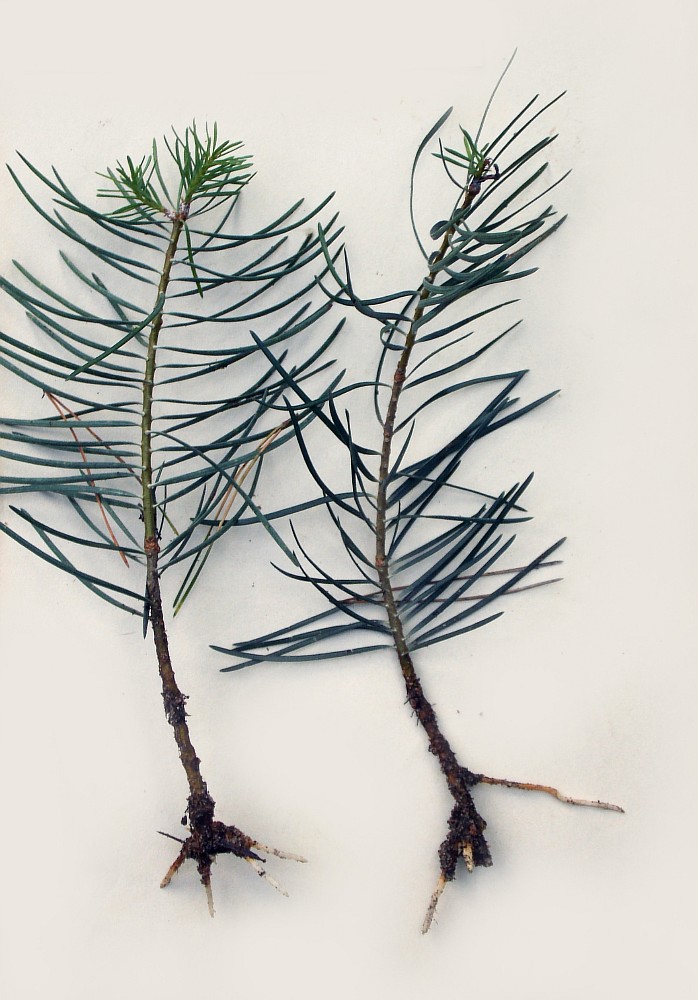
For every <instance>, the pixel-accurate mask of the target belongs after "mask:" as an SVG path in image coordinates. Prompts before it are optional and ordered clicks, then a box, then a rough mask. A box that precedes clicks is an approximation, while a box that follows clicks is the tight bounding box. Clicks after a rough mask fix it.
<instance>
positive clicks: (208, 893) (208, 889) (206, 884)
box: [204, 875, 216, 917]
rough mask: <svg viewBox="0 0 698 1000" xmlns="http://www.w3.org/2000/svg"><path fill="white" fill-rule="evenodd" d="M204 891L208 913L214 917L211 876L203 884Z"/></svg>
mask: <svg viewBox="0 0 698 1000" xmlns="http://www.w3.org/2000/svg"><path fill="white" fill-rule="evenodd" d="M204 889H205V890H206V902H207V903H208V912H209V914H210V915H211V916H212V917H215V915H216V910H215V907H214V905H213V889H212V888H211V876H210V875H209V877H208V878H207V879H206V881H205V882H204Z"/></svg>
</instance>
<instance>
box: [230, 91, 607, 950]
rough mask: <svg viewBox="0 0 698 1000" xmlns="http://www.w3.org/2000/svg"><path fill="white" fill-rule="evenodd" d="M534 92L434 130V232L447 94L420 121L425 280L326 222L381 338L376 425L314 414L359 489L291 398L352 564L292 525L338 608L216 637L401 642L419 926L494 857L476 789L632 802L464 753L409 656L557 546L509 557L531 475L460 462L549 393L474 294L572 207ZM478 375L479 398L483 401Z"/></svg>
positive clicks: (488, 610) (534, 574) (277, 652)
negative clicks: (470, 122) (438, 807)
mask: <svg viewBox="0 0 698 1000" xmlns="http://www.w3.org/2000/svg"><path fill="white" fill-rule="evenodd" d="M560 96H562V95H560ZM555 100H558V98H556V99H555ZM536 101H537V98H534V100H532V101H530V102H528V103H527V104H526V106H525V107H524V108H523V109H522V110H521V111H520V112H519V114H517V115H516V117H515V118H514V119H513V120H512V121H511V122H510V123H509V124H508V125H507V126H506V127H505V128H504V129H503V130H502V131H501V132H500V133H499V134H498V135H496V136H495V137H494V138H493V139H492V140H491V141H490V142H488V143H484V142H483V141H482V139H481V136H482V131H483V126H484V121H485V116H486V114H487V109H486V111H485V116H483V119H482V121H481V123H480V126H479V128H478V130H477V132H476V133H475V135H474V136H473V135H471V134H470V133H469V132H468V131H466V130H465V129H461V134H460V137H459V139H460V141H459V143H458V144H454V145H453V146H447V147H444V146H443V145H442V144H441V143H439V145H438V148H437V149H436V150H435V152H434V155H435V156H436V157H437V158H438V160H439V161H440V163H441V166H442V167H443V169H444V170H445V172H446V174H447V176H448V178H449V180H450V182H451V183H452V184H453V186H454V188H455V191H456V195H455V200H454V203H453V207H452V209H451V211H450V212H449V214H448V215H447V216H446V217H445V218H444V219H442V220H440V221H437V222H436V223H435V224H434V225H433V227H432V229H431V232H430V238H431V245H430V246H427V245H426V242H427V241H425V240H424V239H423V238H422V236H421V235H420V233H419V231H418V227H417V224H416V221H415V215H414V211H413V196H414V179H415V172H416V168H417V165H418V163H419V161H420V158H421V156H422V154H423V153H424V150H425V149H426V148H427V146H428V145H429V144H430V143H431V142H432V140H434V139H435V137H436V136H437V133H438V132H439V131H440V130H441V128H442V127H443V126H444V124H445V123H446V121H447V119H448V117H449V115H450V111H448V112H446V114H444V115H443V116H442V117H441V118H440V119H439V121H438V122H436V124H435V125H434V127H433V128H432V129H430V130H429V132H428V134H427V135H426V136H425V138H424V140H423V141H422V143H421V144H420V146H419V148H418V151H417V154H416V157H415V160H414V164H413V168H412V180H411V191H410V210H411V217H412V227H413V230H414V236H415V239H416V241H417V245H418V247H419V250H420V251H421V253H422V255H423V257H424V261H425V264H424V271H423V272H422V273H423V274H424V272H426V275H425V277H423V278H422V279H421V280H420V281H419V282H418V284H416V285H415V286H413V287H411V288H408V289H406V290H401V291H399V292H396V293H389V294H385V295H381V296H379V297H375V298H363V297H361V296H360V295H359V293H358V292H357V290H356V288H355V286H354V284H353V281H352V278H351V272H350V269H349V264H348V260H347V259H346V255H345V257H344V263H343V266H342V267H340V266H338V265H337V264H336V262H335V261H333V260H332V258H331V249H330V243H329V241H328V239H327V238H326V234H325V233H324V232H323V231H322V228H320V230H319V234H320V238H321V240H322V244H323V249H324V252H325V263H326V266H327V269H328V270H329V272H330V275H331V278H332V281H333V285H331V284H330V283H329V282H326V281H325V282H324V287H325V288H326V291H327V294H328V295H329V296H330V298H331V299H332V300H333V301H334V302H336V303H338V304H341V305H342V306H345V307H347V308H348V309H351V310H353V311H354V312H355V313H356V314H358V315H359V317H361V321H362V322H363V323H368V324H371V325H373V328H374V330H375V331H376V335H377V337H378V336H379V337H380V341H381V346H380V352H379V359H378V364H377V369H376V374H375V379H374V388H373V406H374V409H375V416H376V419H377V422H378V433H377V435H376V438H377V440H376V441H375V442H371V443H370V444H369V445H368V446H367V445H366V443H365V442H361V443H359V442H358V441H357V439H356V436H355V434H354V432H353V429H352V421H351V420H350V417H349V412H348V411H347V412H345V413H340V412H339V409H338V407H337V405H335V400H334V399H333V398H332V397H330V398H329V399H328V401H327V405H326V408H325V409H324V410H323V412H322V413H318V415H319V416H321V418H322V420H323V422H324V424H325V426H326V428H327V429H328V430H329V431H330V433H331V434H332V436H333V440H334V442H335V446H336V447H337V448H339V449H341V450H343V451H344V452H345V453H346V460H347V463H348V467H349V471H350V476H351V484H352V489H351V492H350V494H349V495H347V494H346V493H341V492H340V490H339V489H338V488H337V486H335V485H334V484H332V483H330V482H327V477H326V476H325V477H323V473H322V472H321V470H320V468H319V467H318V463H317V461H316V459H315V458H314V456H313V454H312V449H311V447H310V444H309V442H308V441H307V440H306V435H305V434H304V431H303V427H302V426H301V423H300V421H299V420H298V418H297V416H296V414H295V413H294V412H293V408H292V407H289V419H290V420H291V421H292V422H293V425H294V430H295V432H296V435H297V438H298V443H299V445H300V449H301V452H302V455H303V458H304V460H305V462H306V464H307V467H308V469H309V471H310V474H311V475H312V477H313V479H314V480H315V482H316V483H317V484H318V486H319V488H320V489H321V492H322V495H323V497H324V498H325V500H326V501H327V506H326V511H327V513H328V515H329V517H330V518H331V520H332V523H333V525H334V527H335V528H336V530H337V532H338V535H339V538H340V540H341V543H342V546H343V548H344V550H345V552H346V557H347V563H346V569H345V571H344V572H340V573H337V572H334V571H333V570H331V569H330V568H326V567H324V566H322V565H321V564H320V562H318V560H317V559H316V558H315V557H314V556H313V555H311V554H310V553H309V552H308V551H307V550H306V548H304V545H303V542H302V541H301V539H300V538H299V537H298V536H297V535H296V536H295V537H296V541H297V545H298V550H299V551H300V553H301V554H302V557H303V563H302V565H301V566H300V567H294V568H292V569H289V570H285V571H284V572H285V573H286V575H287V576H288V577H291V578H292V579H296V580H304V581H306V582H308V583H310V584H311V585H312V587H313V588H315V590H316V591H318V592H319V593H320V594H322V595H323V597H324V598H325V599H326V600H327V601H328V602H329V605H330V607H329V608H328V609H327V610H325V611H321V612H319V613H317V614H314V615H313V616H311V617H308V618H305V619H304V620H302V621H299V622H296V623H295V624H294V625H292V626H290V627H286V628H281V629H279V630H277V631H273V632H269V633H267V634H265V635H263V636H259V637H257V638H256V639H253V640H250V641H245V642H236V643H234V644H233V645H232V646H230V647H221V646H217V647H214V648H216V649H218V650H219V651H220V652H223V653H225V654H226V655H227V656H228V657H233V658H234V660H233V662H232V663H231V664H230V665H229V666H226V667H224V668H223V669H224V670H229V671H230V670H239V669H240V668H242V667H245V666H250V665H253V664H259V663H261V662H263V661H277V662H281V663H286V664H289V665H294V666H296V667H297V666H298V664H302V663H305V662H309V661H315V660H322V659H326V658H336V657H346V656H355V655H359V654H361V653H369V652H374V651H377V650H389V649H391V648H392V649H393V651H394V653H395V655H396V658H397V662H398V665H399V668H400V670H401V673H402V677H403V679H404V684H405V691H406V694H407V701H408V703H409V706H410V708H411V709H412V711H413V712H414V715H415V716H416V718H417V720H418V722H419V724H420V725H421V727H422V729H423V730H424V733H425V735H426V739H427V743H428V747H429V751H430V753H432V754H433V755H434V756H435V757H436V758H437V760H438V762H439V767H440V769H441V773H442V775H443V778H444V780H445V782H446V785H447V788H448V791H449V793H450V795H451V797H452V799H453V806H452V811H451V814H450V816H449V818H448V824H447V832H446V835H445V837H444V839H443V842H442V843H441V846H440V848H439V852H438V856H439V868H440V870H439V876H438V881H437V885H436V888H435V890H434V893H433V895H432V897H431V900H430V902H429V906H428V908H427V913H426V916H425V918H424V923H423V931H425V932H426V931H427V930H428V929H429V927H430V926H431V923H432V920H433V917H434V913H435V910H436V906H437V903H438V900H439V898H440V896H441V893H442V891H443V889H444V887H445V885H446V884H447V883H448V882H450V881H452V880H453V879H454V878H455V875H456V871H457V866H458V862H459V861H462V862H463V864H464V865H465V868H466V869H467V870H468V871H473V869H474V868H475V867H477V866H489V865H491V864H492V857H491V854H490V848H489V846H488V843H487V840H486V838H485V828H486V823H485V820H484V819H483V817H482V816H481V815H480V813H479V811H478V808H477V806H476V804H475V801H474V797H473V792H474V789H475V788H476V787H477V786H478V785H480V784H490V785H505V786H507V787H510V788H520V789H526V790H533V791H539V792H545V793H547V794H549V795H553V796H555V797H556V798H557V799H559V800H561V801H563V802H568V803H572V804H575V805H586V806H595V807H598V808H601V809H612V810H616V811H619V812H620V811H622V810H620V809H619V807H618V806H614V805H611V804H609V803H605V802H600V801H587V800H583V799H577V798H571V797H569V796H565V795H563V794H562V793H561V792H559V791H558V790H557V789H555V788H552V787H550V786H547V785H541V784H538V783H531V782H522V781H513V780H508V779H504V778H493V777H490V776H488V775H485V774H478V773H474V772H473V771H471V770H470V769H468V767H467V766H465V765H464V764H462V763H461V762H460V761H459V759H458V758H457V756H456V754H455V752H454V750H453V749H452V747H451V745H450V743H449V741H448V739H447V737H446V735H445V734H444V733H443V731H442V728H441V725H440V722H439V720H438V718H437V715H436V712H435V710H434V708H433V706H432V704H431V703H430V701H429V700H428V698H427V696H426V694H425V691H424V687H423V685H422V682H421V680H420V678H419V675H418V673H417V666H416V661H417V658H418V655H419V652H420V650H422V649H425V648H426V647H430V646H433V645H435V644H438V643H442V642H445V641H447V640H454V639H456V638H462V637H465V636H466V635H467V633H469V632H471V631H472V630H473V629H478V628H481V627H482V626H483V625H487V624H488V623H490V622H493V621H494V620H495V619H496V618H498V617H499V616H500V615H501V614H502V612H501V611H499V610H495V609H494V605H495V603H497V604H499V603H501V600H502V599H504V598H505V597H506V596H507V595H511V594H514V593H515V592H517V591H521V590H524V589H527V588H530V587H536V586H540V585H541V584H542V583H549V582H553V580H552V579H551V578H550V577H549V576H545V573H546V571H548V570H549V569H552V568H553V567H556V566H557V564H558V562H559V560H558V558H557V555H558V550H559V547H560V545H561V544H562V543H561V542H560V541H558V542H555V543H554V544H552V545H550V546H549V547H548V548H547V549H545V551H543V552H541V553H540V554H539V555H538V556H537V557H536V558H534V559H532V560H530V561H528V562H524V564H523V565H517V564H516V562H513V561H512V557H511V551H512V544H513V541H514V535H513V530H512V529H513V527H514V526H515V525H516V526H518V525H520V524H521V523H522V522H524V521H526V520H527V514H526V512H525V510H524V508H523V505H522V503H523V500H524V494H525V492H526V488H527V486H528V485H529V483H530V479H531V477H530V476H529V477H528V478H526V479H525V480H524V481H523V482H521V483H516V484H514V485H510V486H506V487H504V488H502V486H501V484H500V483H495V484H494V486H493V490H492V492H483V491H482V489H481V488H475V485H469V484H468V481H467V474H468V470H470V474H471V475H472V472H473V470H474V469H476V468H477V467H478V465H479V464H480V462H481V457H480V456H481V449H480V444H481V443H482V442H484V440H485V439H486V438H488V437H489V435H490V434H492V433H494V432H499V431H501V430H503V429H504V428H506V427H507V426H509V425H510V424H511V423H512V422H513V421H516V420H519V419H520V418H522V417H524V416H525V415H527V414H529V413H531V412H532V411H534V410H537V409H538V407H539V406H541V405H542V404H543V403H545V402H546V401H547V400H548V399H549V398H550V397H551V396H552V395H554V393H549V394H547V395H545V396H543V397H541V398H538V399H534V400H532V401H529V402H520V401H519V400H518V398H517V397H516V395H515V394H516V393H517V392H518V389H519V386H520V384H521V382H522V380H523V379H524V377H525V375H526V372H525V371H523V370H517V371H508V370H507V371H496V372H491V371H489V372H487V373H485V374H482V373H481V369H480V368H479V362H480V359H482V358H483V356H485V355H486V354H488V352H490V351H491V350H492V349H493V348H494V347H495V345H496V344H497V343H498V342H499V341H501V339H502V338H503V337H506V336H507V335H508V334H509V333H510V332H511V331H512V330H513V329H514V328H515V327H516V326H517V325H518V323H517V322H510V323H509V324H508V325H504V329H502V328H501V326H500V328H499V330H496V332H495V333H494V334H493V333H492V329H491V326H490V325H489V324H490V323H491V321H492V320H496V319H497V318H498V316H499V315H500V311H501V310H504V309H505V308H507V307H509V306H511V305H512V302H513V300H507V301H497V300H496V299H495V300H493V298H492V295H491V294H490V295H489V296H487V297H485V298H484V300H483V299H480V300H479V301H478V296H479V293H482V291H483V290H484V289H492V287H493V286H499V285H500V284H501V283H504V282H511V281H518V280H519V279H521V278H524V277H526V276H527V275H530V274H532V273H533V272H534V271H535V270H536V268H535V267H533V266H529V264H528V259H529V255H530V254H531V253H532V252H533V251H534V250H535V249H536V247H537V246H538V245H539V244H540V243H541V242H542V241H544V240H546V239H548V237H550V236H552V235H553V234H554V233H555V231H556V230H557V229H558V228H559V226H560V225H561V224H562V222H563V219H560V218H557V217H556V215H555V212H554V210H553V208H552V206H551V205H548V204H546V203H545V202H544V201H542V199H544V198H545V197H546V196H547V194H548V192H549V191H550V190H551V188H552V187H554V186H555V184H556V183H559V181H556V182H555V183H553V184H549V185H548V186H547V187H543V190H541V189H540V188H541V179H542V178H543V174H544V171H545V169H546V166H547V164H546V163H545V161H544V156H543V154H544V153H545V150H546V149H547V147H548V146H549V145H550V143H551V142H552V141H553V139H554V136H552V137H551V136H543V137H542V138H539V139H536V140H533V141H532V142H531V140H529V138H528V137H529V135H530V131H529V130H530V129H531V126H533V124H534V122H536V121H537V119H538V118H539V116H540V115H542V114H543V113H544V112H545V111H546V110H547V109H548V108H550V107H551V105H552V104H554V103H555V101H551V102H550V103H549V104H546V105H545V106H544V107H542V108H540V109H539V110H536V109H535V108H534V104H535V103H536ZM488 108H489V105H488ZM528 143H530V144H528ZM561 179H562V178H560V180H561ZM522 265H523V266H522ZM323 281H324V279H323ZM471 303H472V304H471ZM483 333H484V337H483ZM377 337H376V339H377ZM258 343H259V346H260V349H261V350H263V351H265V353H266V355H267V357H268V360H269V363H270V364H271V365H273V366H274V368H275V370H276V371H277V373H278V375H279V377H280V378H281V379H283V381H284V382H285V383H286V386H287V387H288V389H289V390H292V391H293V392H294V393H296V394H299V393H300V394H302V389H301V387H299V386H298V384H297V379H295V377H294V376H293V373H292V372H291V371H290V370H288V369H287V368H286V367H285V366H284V365H283V364H282V363H280V362H278V361H276V360H274V359H273V358H272V356H271V354H270V353H269V351H268V349H267V348H266V347H265V345H264V344H262V343H261V341H258ZM471 344H472V346H470V345H471ZM444 359H448V360H444ZM469 372H472V374H469ZM483 392H485V393H486V394H487V399H486V402H485V403H484V405H480V404H477V406H476V401H477V400H480V399H482V395H483ZM358 398H359V399H360V398H361V397H358ZM471 398H472V402H471ZM447 400H448V401H452V405H451V407H450V410H449V417H450V425H449V426H450V427H453V426H456V427H457V430H456V431H455V433H453V434H452V435H451V434H450V431H449V435H450V436H448V437H447V438H446V440H441V441H440V442H438V443H434V440H433V436H434V435H433V429H432V427H430V428H429V430H428V432H427V433H425V430H426V427H425V423H428V421H429V418H430V417H431V416H432V415H433V414H435V413H436V412H437V408H442V409H441V412H443V407H444V405H445V402H446V401H447ZM307 402H308V405H309V406H310V405H312V404H311V403H310V401H309V400H308V401H307ZM359 405H361V404H360V403H359V402H356V403H355V406H359ZM468 406H470V407H471V408H474V413H473V415H472V416H471V417H470V418H469V419H468V420H467V422H465V423H464V424H460V419H462V418H460V414H461V413H463V412H464V411H465V412H467V408H468ZM478 406H479V407H480V408H479V409H478ZM415 455H417V456H419V457H415ZM462 473H466V478H465V479H464V478H463V476H462ZM477 482H478V484H479V477H478V479H477ZM471 483H472V480H471ZM519 562H520V561H519ZM541 574H543V576H542V578H541Z"/></svg>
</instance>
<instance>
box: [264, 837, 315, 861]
mask: <svg viewBox="0 0 698 1000" xmlns="http://www.w3.org/2000/svg"><path fill="white" fill-rule="evenodd" d="M252 846H253V847H255V848H256V849H257V850H258V851H264V853H265V854H273V855H274V857H275V858H283V859H284V861H299V862H300V863H301V864H302V865H306V864H307V863H308V859H307V858H304V857H303V856H302V855H300V854H291V853H290V852H289V851H279V850H278V849H277V848H276V847H269V845H268V844H260V843H259V841H258V840H255V841H253V842H252Z"/></svg>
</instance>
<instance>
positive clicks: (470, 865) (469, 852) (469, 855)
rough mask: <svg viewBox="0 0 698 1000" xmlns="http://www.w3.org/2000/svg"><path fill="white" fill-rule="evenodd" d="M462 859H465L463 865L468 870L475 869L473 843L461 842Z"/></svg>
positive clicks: (472, 870)
mask: <svg viewBox="0 0 698 1000" xmlns="http://www.w3.org/2000/svg"><path fill="white" fill-rule="evenodd" d="M461 853H462V855H463V860H464V861H465V867H466V868H467V869H468V871H469V872H474V871H475V858H474V857H473V845H472V844H469V843H468V844H463V850H462V852H461Z"/></svg>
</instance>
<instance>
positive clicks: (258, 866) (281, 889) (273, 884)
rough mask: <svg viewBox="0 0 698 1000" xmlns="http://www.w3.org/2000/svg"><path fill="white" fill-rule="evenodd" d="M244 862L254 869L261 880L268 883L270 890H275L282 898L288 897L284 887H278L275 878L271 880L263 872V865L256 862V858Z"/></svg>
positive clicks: (270, 877) (246, 859)
mask: <svg viewBox="0 0 698 1000" xmlns="http://www.w3.org/2000/svg"><path fill="white" fill-rule="evenodd" d="M245 861H246V862H247V863H248V864H249V865H251V866H252V868H254V870H255V871H256V872H257V874H258V875H259V877H260V878H263V879H264V881H265V882H268V883H269V885H270V886H271V887H272V889H276V891H277V892H280V893H281V895H282V896H288V893H287V892H286V890H285V889H284V887H283V886H282V885H280V884H279V883H278V882H277V881H276V879H275V878H273V877H272V876H271V875H269V874H268V873H267V872H266V871H265V870H264V865H263V864H262V862H261V861H257V859H256V858H245Z"/></svg>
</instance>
